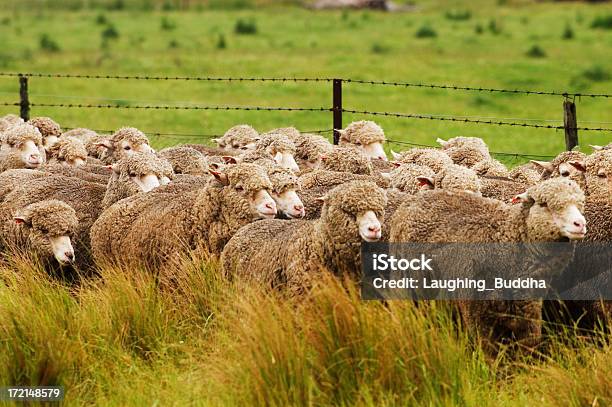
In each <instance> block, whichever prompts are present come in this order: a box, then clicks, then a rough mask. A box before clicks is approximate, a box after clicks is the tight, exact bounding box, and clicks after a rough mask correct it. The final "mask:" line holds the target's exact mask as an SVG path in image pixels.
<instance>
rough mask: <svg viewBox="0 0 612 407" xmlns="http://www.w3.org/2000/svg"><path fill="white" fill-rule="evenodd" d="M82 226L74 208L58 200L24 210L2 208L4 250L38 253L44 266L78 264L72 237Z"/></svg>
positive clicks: (0, 242)
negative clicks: (53, 263)
mask: <svg viewBox="0 0 612 407" xmlns="http://www.w3.org/2000/svg"><path fill="white" fill-rule="evenodd" d="M77 227H78V219H77V216H76V213H75V211H74V209H72V208H71V207H70V206H69V205H67V204H66V203H64V202H61V201H58V200H53V199H50V200H43V201H40V202H35V203H32V204H29V205H25V206H23V207H17V208H7V207H5V206H4V205H0V231H1V232H2V233H1V234H0V236H1V238H0V247H4V248H8V249H13V250H15V249H17V250H26V251H27V252H28V253H31V252H34V253H35V254H36V256H37V257H38V259H39V260H41V261H42V262H43V264H49V263H51V262H52V260H53V259H55V260H56V261H57V262H58V263H59V264H60V265H66V264H70V263H73V262H74V261H75V251H74V248H73V246H72V241H71V237H72V236H73V235H74V232H75V231H76V229H77Z"/></svg>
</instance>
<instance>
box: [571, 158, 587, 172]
mask: <svg viewBox="0 0 612 407" xmlns="http://www.w3.org/2000/svg"><path fill="white" fill-rule="evenodd" d="M567 163H568V164H569V165H571V166H572V167H574V168H575V169H577V170H578V171H580V172H586V166H585V165H584V163H583V162H582V161H577V160H576V161H568V162H567Z"/></svg>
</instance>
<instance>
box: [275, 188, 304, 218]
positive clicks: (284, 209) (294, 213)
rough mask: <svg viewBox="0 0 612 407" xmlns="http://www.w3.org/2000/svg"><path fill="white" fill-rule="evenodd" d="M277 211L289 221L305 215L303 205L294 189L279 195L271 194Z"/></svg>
mask: <svg viewBox="0 0 612 407" xmlns="http://www.w3.org/2000/svg"><path fill="white" fill-rule="evenodd" d="M271 195H272V199H274V202H276V208H277V210H278V211H279V212H280V213H282V214H284V215H285V216H287V217H288V218H289V219H299V218H303V217H304V216H305V215H306V211H305V209H304V204H303V203H302V200H301V199H300V197H299V196H298V194H297V192H296V191H295V190H294V189H286V190H284V191H282V192H280V193H277V192H272V194H271Z"/></svg>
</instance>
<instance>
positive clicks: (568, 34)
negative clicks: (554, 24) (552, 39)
mask: <svg viewBox="0 0 612 407" xmlns="http://www.w3.org/2000/svg"><path fill="white" fill-rule="evenodd" d="M561 38H563V39H564V40H571V39H572V38H574V30H573V29H572V26H571V25H569V24H567V25H566V26H565V29H564V30H563V35H562V36H561Z"/></svg>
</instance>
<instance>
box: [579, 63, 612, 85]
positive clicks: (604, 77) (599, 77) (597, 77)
mask: <svg viewBox="0 0 612 407" xmlns="http://www.w3.org/2000/svg"><path fill="white" fill-rule="evenodd" d="M582 76H583V77H584V78H585V79H588V80H590V81H592V82H605V81H609V80H610V79H611V78H612V75H610V72H608V71H607V70H606V69H605V68H604V67H602V66H600V65H593V66H592V67H590V68H588V69H585V70H584V71H582Z"/></svg>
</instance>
